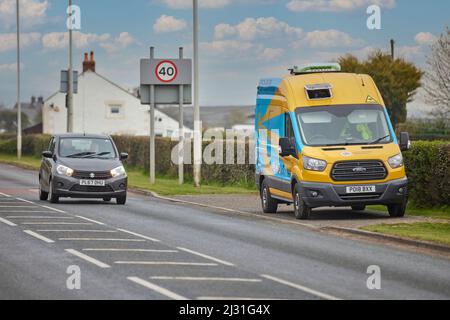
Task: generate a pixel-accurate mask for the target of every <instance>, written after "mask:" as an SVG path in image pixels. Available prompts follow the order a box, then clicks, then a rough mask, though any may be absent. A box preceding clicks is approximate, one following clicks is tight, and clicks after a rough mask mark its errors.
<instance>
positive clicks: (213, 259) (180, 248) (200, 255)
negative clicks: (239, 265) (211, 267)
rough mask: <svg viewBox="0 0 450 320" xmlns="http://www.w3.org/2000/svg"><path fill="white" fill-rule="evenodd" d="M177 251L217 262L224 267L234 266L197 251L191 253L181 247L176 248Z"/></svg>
mask: <svg viewBox="0 0 450 320" xmlns="http://www.w3.org/2000/svg"><path fill="white" fill-rule="evenodd" d="M177 249H178V250H182V251H185V252H189V253H191V254H194V255H197V256H199V257H202V258H205V259H209V260H212V261H215V262H218V263H220V264H224V265H226V266H231V267H232V266H234V264H232V263H231V262H228V261H224V260H220V259H217V258H214V257H211V256H208V255H206V254H203V253H200V252H197V251H193V250H190V249H186V248H183V247H177Z"/></svg>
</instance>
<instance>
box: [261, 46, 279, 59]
mask: <svg viewBox="0 0 450 320" xmlns="http://www.w3.org/2000/svg"><path fill="white" fill-rule="evenodd" d="M283 54H284V49H281V48H265V49H264V50H263V51H262V52H261V53H260V54H259V56H258V58H260V59H261V60H266V61H273V60H276V59H278V58H280V57H281V56H282V55H283Z"/></svg>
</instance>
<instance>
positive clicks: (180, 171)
mask: <svg viewBox="0 0 450 320" xmlns="http://www.w3.org/2000/svg"><path fill="white" fill-rule="evenodd" d="M179 58H180V60H182V59H183V48H182V47H180V49H179ZM178 90H179V91H178V94H179V97H178V100H179V102H180V111H179V112H180V113H179V119H178V130H179V140H180V141H179V142H178V146H179V147H178V183H179V184H180V185H182V184H183V183H184V110H183V108H184V97H183V96H184V86H183V85H182V84H180V86H179V89H178Z"/></svg>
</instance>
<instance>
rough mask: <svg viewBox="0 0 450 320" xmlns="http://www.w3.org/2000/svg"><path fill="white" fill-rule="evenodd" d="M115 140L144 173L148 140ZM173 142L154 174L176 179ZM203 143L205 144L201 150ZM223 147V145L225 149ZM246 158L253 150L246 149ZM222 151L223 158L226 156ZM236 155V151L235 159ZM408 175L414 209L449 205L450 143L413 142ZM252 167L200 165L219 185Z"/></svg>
mask: <svg viewBox="0 0 450 320" xmlns="http://www.w3.org/2000/svg"><path fill="white" fill-rule="evenodd" d="M113 138H114V141H115V142H116V145H117V147H118V149H119V151H120V152H127V153H128V154H129V156H130V157H129V160H128V161H127V164H128V165H129V166H133V167H136V168H140V169H143V170H147V168H148V167H149V138H148V137H129V136H115V137H113ZM48 141H49V136H46V135H26V136H24V137H23V154H24V155H30V156H40V154H41V152H42V151H43V150H45V149H47V146H48ZM175 145H176V142H173V141H170V140H169V139H164V138H157V139H156V164H155V167H156V172H157V174H158V175H161V176H171V177H176V176H177V173H178V167H177V166H176V165H174V164H173V163H172V162H171V161H170V159H171V152H172V148H173V147H174V146H175ZM205 146H206V144H205V145H204V147H205ZM224 148H225V146H224ZM246 148H247V149H246V150H247V152H246V154H247V161H246V162H247V163H248V155H249V154H250V152H253V150H248V145H247V146H246ZM0 153H9V154H15V153H16V140H15V138H11V137H10V138H9V139H0ZM225 154H226V153H225V150H224V155H225ZM236 156H237V152H235V158H236ZM404 157H405V164H406V168H407V174H408V178H409V181H410V188H409V189H410V202H411V203H412V204H413V205H414V206H416V207H438V206H449V205H450V143H448V142H443V141H434V142H428V141H427V142H425V141H418V142H414V143H413V145H412V149H411V150H410V151H408V152H405V153H404ZM254 174H255V166H254V165H225V164H214V165H207V164H203V165H202V180H203V183H207V184H208V183H216V184H217V183H219V184H222V185H230V184H232V185H239V184H240V185H247V186H248V185H252V184H253V183H254ZM185 177H186V179H187V180H188V181H189V180H192V165H186V166H185Z"/></svg>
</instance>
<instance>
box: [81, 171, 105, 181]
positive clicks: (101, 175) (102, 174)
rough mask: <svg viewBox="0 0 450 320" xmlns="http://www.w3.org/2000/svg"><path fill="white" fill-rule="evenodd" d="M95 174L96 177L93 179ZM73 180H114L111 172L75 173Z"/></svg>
mask: <svg viewBox="0 0 450 320" xmlns="http://www.w3.org/2000/svg"><path fill="white" fill-rule="evenodd" d="M91 174H94V177H91ZM72 177H73V178H76V179H96V180H106V179H110V178H112V176H111V172H109V171H75V172H74V173H73V174H72Z"/></svg>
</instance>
